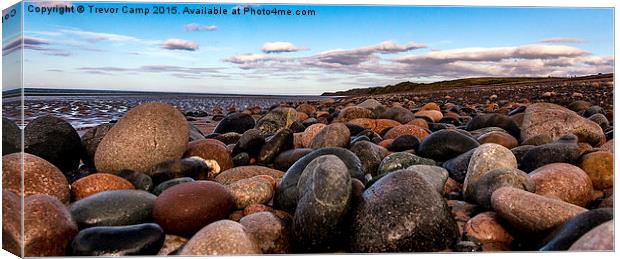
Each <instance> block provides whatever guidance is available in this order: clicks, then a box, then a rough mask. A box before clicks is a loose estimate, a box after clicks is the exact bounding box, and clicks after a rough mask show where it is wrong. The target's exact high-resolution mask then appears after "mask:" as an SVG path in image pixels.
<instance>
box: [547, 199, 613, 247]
mask: <svg viewBox="0 0 620 259" xmlns="http://www.w3.org/2000/svg"><path fill="white" fill-rule="evenodd" d="M613 218H614V210H613V209H612V208H604V209H593V210H589V211H586V212H584V213H579V214H577V215H575V216H574V217H572V218H570V219H569V220H568V221H566V222H565V223H564V224H562V225H561V226H560V227H559V228H558V229H557V230H555V231H554V232H553V233H552V234H551V235H549V238H548V239H549V241H548V242H547V243H546V244H545V246H543V247H542V248H540V251H562V250H568V248H570V246H571V245H572V244H573V243H575V241H577V239H579V238H580V237H581V236H583V235H584V234H585V233H587V232H588V231H590V230H592V229H593V228H595V227H596V226H598V225H600V224H603V223H605V222H607V221H609V220H612V219H613Z"/></svg>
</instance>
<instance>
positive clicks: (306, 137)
mask: <svg viewBox="0 0 620 259" xmlns="http://www.w3.org/2000/svg"><path fill="white" fill-rule="evenodd" d="M326 126H327V125H325V124H322V123H317V124H312V125H310V126H309V127H307V128H306V130H304V133H303V135H302V138H301V142H302V144H303V146H304V147H309V146H310V141H311V140H312V139H313V138H314V136H316V135H317V134H319V132H320V131H321V130H322V129H323V128H325V127H326ZM347 130H348V129H347Z"/></svg>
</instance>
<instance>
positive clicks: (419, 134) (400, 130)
mask: <svg viewBox="0 0 620 259" xmlns="http://www.w3.org/2000/svg"><path fill="white" fill-rule="evenodd" d="M403 135H412V136H415V137H416V138H418V139H419V140H420V141H422V140H424V139H425V138H426V137H428V136H429V134H428V132H427V131H426V130H425V129H423V128H420V127H418V126H416V125H398V126H395V127H393V128H391V129H390V130H388V131H387V132H386V133H385V135H384V136H383V138H384V139H395V138H398V137H400V136H403Z"/></svg>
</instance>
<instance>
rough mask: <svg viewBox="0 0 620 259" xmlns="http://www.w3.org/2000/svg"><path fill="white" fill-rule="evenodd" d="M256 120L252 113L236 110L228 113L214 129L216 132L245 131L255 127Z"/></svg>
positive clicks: (240, 132)
mask: <svg viewBox="0 0 620 259" xmlns="http://www.w3.org/2000/svg"><path fill="white" fill-rule="evenodd" d="M255 125H256V121H254V118H252V116H251V115H249V114H246V113H241V112H235V113H231V114H228V115H226V117H224V118H223V119H222V120H221V121H220V122H219V123H218V124H217V126H216V127H215V129H214V130H213V132H214V133H228V132H236V133H239V134H242V133H243V132H245V131H247V130H249V129H251V128H254V126H255Z"/></svg>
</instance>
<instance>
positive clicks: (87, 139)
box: [82, 123, 114, 167]
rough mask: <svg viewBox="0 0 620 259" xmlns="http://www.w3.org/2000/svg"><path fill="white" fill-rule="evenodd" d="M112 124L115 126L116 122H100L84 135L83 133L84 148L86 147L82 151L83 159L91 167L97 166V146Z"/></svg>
mask: <svg viewBox="0 0 620 259" xmlns="http://www.w3.org/2000/svg"><path fill="white" fill-rule="evenodd" d="M112 126H114V124H111V123H103V124H99V125H97V126H96V127H93V128H91V129H89V130H87V131H86V132H85V133H84V135H82V148H83V149H84V150H83V152H82V161H83V162H84V164H86V165H88V166H91V167H94V166H95V152H96V151H97V147H98V146H99V143H100V142H101V140H102V139H103V137H105V135H106V134H107V133H108V131H110V129H111V128H112Z"/></svg>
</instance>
